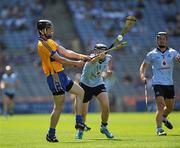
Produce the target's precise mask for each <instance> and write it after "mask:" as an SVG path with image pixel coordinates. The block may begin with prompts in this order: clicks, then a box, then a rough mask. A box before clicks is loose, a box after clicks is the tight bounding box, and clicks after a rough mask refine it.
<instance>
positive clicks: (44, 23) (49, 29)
mask: <svg viewBox="0 0 180 148" xmlns="http://www.w3.org/2000/svg"><path fill="white" fill-rule="evenodd" d="M37 30H38V33H39V35H40V36H44V37H46V38H47V39H49V38H52V36H53V33H54V27H53V23H52V22H51V21H50V20H39V21H38V22H37Z"/></svg>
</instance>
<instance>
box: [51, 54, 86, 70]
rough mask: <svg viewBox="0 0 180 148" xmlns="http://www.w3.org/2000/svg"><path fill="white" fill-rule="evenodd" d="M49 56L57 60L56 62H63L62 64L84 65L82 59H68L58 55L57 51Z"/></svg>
mask: <svg viewBox="0 0 180 148" xmlns="http://www.w3.org/2000/svg"><path fill="white" fill-rule="evenodd" d="M51 58H53V59H54V60H55V61H57V62H59V63H61V64H64V65H73V66H76V67H82V66H83V65H84V62H83V61H80V60H79V61H74V60H70V59H67V58H64V57H61V56H59V55H58V54H57V53H55V54H54V55H52V56H51Z"/></svg>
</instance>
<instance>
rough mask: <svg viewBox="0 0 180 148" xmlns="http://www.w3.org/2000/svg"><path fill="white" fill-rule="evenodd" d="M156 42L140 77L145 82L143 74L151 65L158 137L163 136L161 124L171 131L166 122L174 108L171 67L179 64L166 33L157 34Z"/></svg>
mask: <svg viewBox="0 0 180 148" xmlns="http://www.w3.org/2000/svg"><path fill="white" fill-rule="evenodd" d="M156 42H157V47H156V48H154V49H153V50H152V51H150V52H148V53H147V55H146V58H145V59H144V61H143V62H142V64H141V67H140V77H141V80H142V81H144V82H145V83H146V82H147V79H146V77H145V73H146V69H147V68H148V66H149V65H151V67H152V72H153V76H152V86H153V89H154V93H155V98H156V105H157V111H156V125H157V130H156V132H157V135H158V136H165V135H166V133H165V131H164V130H163V129H162V122H163V123H164V125H165V126H166V127H167V128H169V129H173V125H172V124H171V122H170V121H168V119H167V116H168V115H169V114H170V113H171V112H172V110H173V106H174V97H175V92H174V83H173V67H174V61H178V62H179V63H180V55H179V53H178V51H177V50H175V49H172V48H170V47H168V35H167V33H166V32H158V34H157V37H156Z"/></svg>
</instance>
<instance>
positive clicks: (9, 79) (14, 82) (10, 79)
mask: <svg viewBox="0 0 180 148" xmlns="http://www.w3.org/2000/svg"><path fill="white" fill-rule="evenodd" d="M1 85H2V89H3V114H4V115H5V116H6V115H13V113H14V97H15V95H16V88H17V87H18V85H19V80H18V78H17V74H16V73H15V72H14V71H13V69H12V66H10V65H7V66H6V67H5V73H4V74H3V76H2V80H1Z"/></svg>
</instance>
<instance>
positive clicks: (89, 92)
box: [80, 83, 106, 103]
mask: <svg viewBox="0 0 180 148" xmlns="http://www.w3.org/2000/svg"><path fill="white" fill-rule="evenodd" d="M80 86H81V87H82V88H83V89H84V91H85V94H84V99H83V103H87V102H88V101H90V100H91V99H92V97H93V96H98V95H99V94H100V93H101V92H106V87H105V85H104V84H101V85H98V86H96V87H89V86H87V85H85V84H83V83H80Z"/></svg>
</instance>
